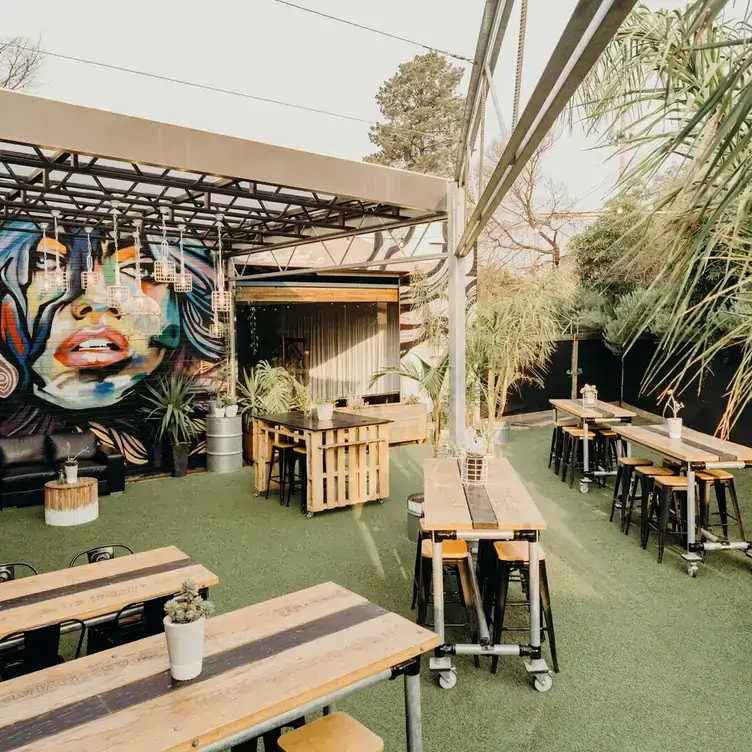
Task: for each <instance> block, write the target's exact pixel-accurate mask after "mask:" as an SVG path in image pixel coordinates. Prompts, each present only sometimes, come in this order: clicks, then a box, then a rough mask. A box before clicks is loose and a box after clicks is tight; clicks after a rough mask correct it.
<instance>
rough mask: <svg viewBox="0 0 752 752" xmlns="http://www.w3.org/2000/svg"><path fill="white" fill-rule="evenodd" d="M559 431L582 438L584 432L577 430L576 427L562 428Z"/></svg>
mask: <svg viewBox="0 0 752 752" xmlns="http://www.w3.org/2000/svg"><path fill="white" fill-rule="evenodd" d="M561 430H562V431H564V433H568V434H569V435H570V436H576V437H582V436H584V435H585V432H584V431H583V430H582V429H581V428H577V426H562V429H561Z"/></svg>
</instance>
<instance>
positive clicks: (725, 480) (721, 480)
mask: <svg viewBox="0 0 752 752" xmlns="http://www.w3.org/2000/svg"><path fill="white" fill-rule="evenodd" d="M695 480H696V481H697V486H698V490H699V497H700V509H701V517H700V519H701V525H702V527H703V528H704V529H705V530H707V531H708V532H711V533H712V532H713V527H715V526H716V525H714V524H713V523H712V522H711V519H710V518H711V514H710V491H711V489H713V490H714V491H715V499H716V503H717V504H718V512H717V513H714V514H713V516H717V517H719V518H720V524H721V529H722V530H723V537H724V538H725V539H727V540H728V521H729V517H731V519H732V520H734V522H736V527H737V529H738V531H739V540H743V541H745V540H747V537H746V536H745V535H744V525H743V524H742V515H741V512H740V511H739V500H738V499H737V496H736V486H735V485H734V476H733V475H732V474H731V473H729V472H728V471H726V470H702V471H701V472H697V473H695ZM726 491H728V492H729V496H730V497H731V504H732V505H733V507H734V514H733V515H730V514H729V513H728V509H727V506H726Z"/></svg>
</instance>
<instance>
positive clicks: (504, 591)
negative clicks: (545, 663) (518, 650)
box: [491, 541, 559, 674]
mask: <svg viewBox="0 0 752 752" xmlns="http://www.w3.org/2000/svg"><path fill="white" fill-rule="evenodd" d="M494 550H495V552H496V558H497V566H496V582H495V585H496V587H495V588H494V601H493V644H494V645H500V644H501V633H502V632H524V631H528V630H527V629H526V628H525V627H505V626H504V614H505V612H506V608H507V606H526V607H527V608H528V610H529V609H530V600H529V591H528V588H527V587H524V586H523V593H524V597H523V600H521V601H508V600H507V595H508V591H509V582H510V579H511V575H512V572H513V571H515V570H518V571H519V572H520V575H521V578H522V580H523V585H524V580H525V578H526V577H527V574H526V573H527V572H528V571H529V569H530V558H529V553H528V544H527V543H526V542H525V541H497V542H496V543H494ZM540 597H541V612H542V615H543V625H542V629H541V631H542V632H543V634H544V635H546V636H547V637H548V645H549V648H550V650H551V663H552V665H553V669H554V671H555V672H556V673H557V674H558V673H559V661H558V657H557V655H556V636H555V634H554V620H553V615H552V613H551V594H550V592H549V589H548V577H547V575H546V560H545V554H544V553H543V550H541V558H540ZM498 664H499V656H498V655H494V656H493V658H492V660H491V673H492V674H495V673H496V669H497V667H498Z"/></svg>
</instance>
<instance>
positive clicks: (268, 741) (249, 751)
mask: <svg viewBox="0 0 752 752" xmlns="http://www.w3.org/2000/svg"><path fill="white" fill-rule="evenodd" d="M303 726H305V718H304V717H301V718H296V719H295V720H294V721H290V722H289V723H286V724H284V725H283V726H279V727H277V728H275V729H272V730H271V731H267V732H266V733H265V734H263V736H254V737H253V739H249V740H248V741H245V742H241V743H240V744H235V745H233V747H232V752H258V743H259V741H260V740H262V739H263V741H264V752H278V750H279V747H278V746H277V742H278V741H279V737H280V736H281V735H282V729H285V728H291V729H299V728H302V727H303Z"/></svg>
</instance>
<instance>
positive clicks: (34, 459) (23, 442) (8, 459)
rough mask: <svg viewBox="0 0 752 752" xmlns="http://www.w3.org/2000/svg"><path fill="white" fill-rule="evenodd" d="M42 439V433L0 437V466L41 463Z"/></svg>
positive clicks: (43, 437)
mask: <svg viewBox="0 0 752 752" xmlns="http://www.w3.org/2000/svg"><path fill="white" fill-rule="evenodd" d="M44 439H45V436H44V434H43V433H39V434H34V435H33V436H14V437H8V438H4V439H0V467H5V468H9V467H15V466H18V465H43V464H44V463H45V459H46V458H45V453H44Z"/></svg>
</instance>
